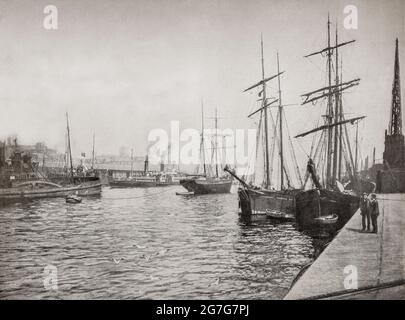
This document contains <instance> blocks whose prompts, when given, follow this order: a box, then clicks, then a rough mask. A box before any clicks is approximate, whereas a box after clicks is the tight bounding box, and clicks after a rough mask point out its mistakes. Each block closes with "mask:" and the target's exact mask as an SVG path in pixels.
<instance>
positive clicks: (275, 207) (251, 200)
mask: <svg viewBox="0 0 405 320" xmlns="http://www.w3.org/2000/svg"><path fill="white" fill-rule="evenodd" d="M299 192H300V190H282V191H276V190H267V189H258V190H255V189H248V188H244V187H241V188H239V190H238V196H239V207H240V209H241V214H242V215H243V216H252V215H265V216H267V217H270V218H275V219H288V220H290V219H294V218H295V196H296V195H297V193H299Z"/></svg>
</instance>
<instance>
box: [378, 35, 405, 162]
mask: <svg viewBox="0 0 405 320" xmlns="http://www.w3.org/2000/svg"><path fill="white" fill-rule="evenodd" d="M383 159H384V164H385V166H386V168H388V169H390V168H405V139H404V136H403V135H402V119H401V84H400V82H399V55H398V38H397V39H396V41H395V63H394V82H393V84H392V102H391V117H390V123H389V127H388V132H387V130H385V148H384V154H383Z"/></svg>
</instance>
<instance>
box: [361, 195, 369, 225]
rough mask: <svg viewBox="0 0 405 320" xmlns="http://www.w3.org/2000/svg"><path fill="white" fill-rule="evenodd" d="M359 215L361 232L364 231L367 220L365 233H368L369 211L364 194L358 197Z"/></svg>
mask: <svg viewBox="0 0 405 320" xmlns="http://www.w3.org/2000/svg"><path fill="white" fill-rule="evenodd" d="M360 214H361V224H362V227H363V228H362V231H366V220H367V231H370V210H369V205H368V199H367V194H366V193H365V192H364V193H363V194H362V195H361V197H360Z"/></svg>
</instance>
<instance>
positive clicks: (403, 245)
mask: <svg viewBox="0 0 405 320" xmlns="http://www.w3.org/2000/svg"><path fill="white" fill-rule="evenodd" d="M378 200H379V208H380V215H379V217H378V233H377V234H374V233H366V232H361V228H362V226H361V215H360V212H359V211H357V212H356V213H355V214H354V215H353V217H352V218H351V219H350V221H349V222H348V223H347V224H346V225H345V226H344V227H343V228H342V230H341V231H340V232H339V234H338V235H337V236H336V238H335V239H334V240H333V241H332V243H331V244H330V245H329V246H328V247H327V248H326V249H325V250H324V251H323V252H322V254H321V255H320V256H319V257H318V259H317V260H315V261H314V263H313V264H312V265H311V266H310V267H309V268H308V269H307V270H306V272H305V273H304V274H303V275H302V276H301V278H299V279H298V280H297V282H296V283H295V284H294V285H293V287H292V288H291V290H290V292H289V293H288V294H287V295H286V297H285V298H284V299H286V300H292V299H372V300H378V299H405V234H404V230H405V228H404V224H405V194H381V195H378ZM356 272H357V289H356V288H354V287H353V283H354V282H353V279H354V278H356V275H355V273H356Z"/></svg>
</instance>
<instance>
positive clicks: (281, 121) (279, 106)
mask: <svg viewBox="0 0 405 320" xmlns="http://www.w3.org/2000/svg"><path fill="white" fill-rule="evenodd" d="M277 73H280V61H279V58H278V51H277ZM277 81H278V112H279V118H280V128H279V129H280V190H283V189H284V155H283V105H282V102H281V85H280V76H278V77H277Z"/></svg>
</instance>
